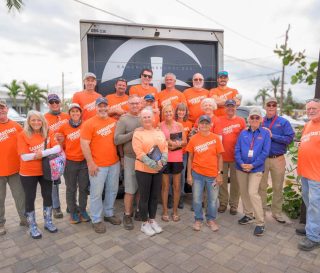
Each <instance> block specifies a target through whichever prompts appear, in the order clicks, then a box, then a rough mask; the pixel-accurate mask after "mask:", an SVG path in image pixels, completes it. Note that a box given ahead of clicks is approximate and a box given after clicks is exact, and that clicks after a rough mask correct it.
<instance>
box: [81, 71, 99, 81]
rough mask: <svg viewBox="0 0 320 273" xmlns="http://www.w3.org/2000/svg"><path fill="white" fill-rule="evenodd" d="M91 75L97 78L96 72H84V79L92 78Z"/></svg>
mask: <svg viewBox="0 0 320 273" xmlns="http://www.w3.org/2000/svg"><path fill="white" fill-rule="evenodd" d="M90 77H92V78H95V79H96V78H97V76H96V75H95V74H94V73H92V72H87V73H85V74H84V77H83V80H85V79H87V78H90Z"/></svg>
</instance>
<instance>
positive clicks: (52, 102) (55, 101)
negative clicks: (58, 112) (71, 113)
mask: <svg viewBox="0 0 320 273" xmlns="http://www.w3.org/2000/svg"><path fill="white" fill-rule="evenodd" d="M59 103H60V101H58V100H51V101H49V104H59Z"/></svg>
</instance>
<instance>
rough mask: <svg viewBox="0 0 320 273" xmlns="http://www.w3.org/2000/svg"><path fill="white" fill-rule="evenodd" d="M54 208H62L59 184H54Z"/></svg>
mask: <svg viewBox="0 0 320 273" xmlns="http://www.w3.org/2000/svg"><path fill="white" fill-rule="evenodd" d="M52 207H53V208H54V209H57V208H60V198H59V184H53V183H52Z"/></svg>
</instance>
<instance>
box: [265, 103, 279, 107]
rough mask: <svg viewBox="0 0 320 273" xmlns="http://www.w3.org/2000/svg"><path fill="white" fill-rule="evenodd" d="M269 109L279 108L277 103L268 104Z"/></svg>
mask: <svg viewBox="0 0 320 273" xmlns="http://www.w3.org/2000/svg"><path fill="white" fill-rule="evenodd" d="M267 107H277V104H276V103H268V104H267Z"/></svg>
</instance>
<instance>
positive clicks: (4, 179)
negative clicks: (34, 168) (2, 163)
mask: <svg viewBox="0 0 320 273" xmlns="http://www.w3.org/2000/svg"><path fill="white" fill-rule="evenodd" d="M7 184H9V187H10V189H11V193H12V196H13V199H14V202H15V204H16V209H17V211H18V214H19V217H20V220H25V216H24V213H25V197H24V191H23V187H22V184H21V181H20V177H19V174H17V173H16V174H13V175H10V176H0V224H4V223H5V222H6V218H5V199H6V194H7Z"/></svg>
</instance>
